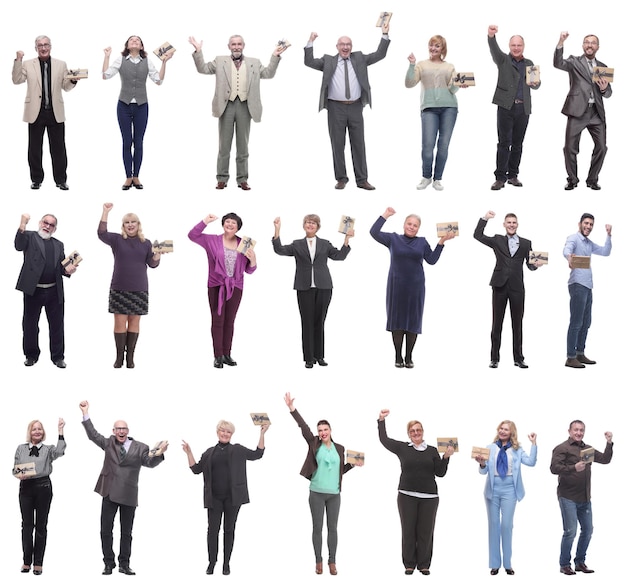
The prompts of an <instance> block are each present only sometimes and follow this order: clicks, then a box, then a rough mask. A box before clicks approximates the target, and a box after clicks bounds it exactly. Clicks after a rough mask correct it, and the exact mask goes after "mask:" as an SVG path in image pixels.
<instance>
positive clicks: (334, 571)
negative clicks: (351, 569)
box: [328, 563, 337, 575]
mask: <svg viewBox="0 0 626 587" xmlns="http://www.w3.org/2000/svg"><path fill="white" fill-rule="evenodd" d="M328 571H329V572H330V574H331V575H336V574H337V565H336V564H335V563H328Z"/></svg>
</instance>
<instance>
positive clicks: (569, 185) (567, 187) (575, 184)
mask: <svg viewBox="0 0 626 587" xmlns="http://www.w3.org/2000/svg"><path fill="white" fill-rule="evenodd" d="M576 187H578V182H577V181H571V180H569V179H568V180H567V183H566V184H565V190H566V191H568V192H569V191H570V190H573V189H574V188H576Z"/></svg>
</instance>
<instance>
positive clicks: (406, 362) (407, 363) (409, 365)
mask: <svg viewBox="0 0 626 587" xmlns="http://www.w3.org/2000/svg"><path fill="white" fill-rule="evenodd" d="M404 366H405V367H406V368H407V369H413V367H415V365H414V363H413V359H404Z"/></svg>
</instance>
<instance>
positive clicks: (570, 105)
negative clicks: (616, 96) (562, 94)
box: [554, 47, 613, 122]
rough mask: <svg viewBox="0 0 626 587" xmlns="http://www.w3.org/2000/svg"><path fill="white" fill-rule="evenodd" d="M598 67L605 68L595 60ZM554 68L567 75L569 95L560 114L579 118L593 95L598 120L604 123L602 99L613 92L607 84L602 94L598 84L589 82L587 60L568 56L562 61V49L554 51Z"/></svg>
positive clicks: (582, 57) (589, 74)
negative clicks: (565, 72)
mask: <svg viewBox="0 0 626 587" xmlns="http://www.w3.org/2000/svg"><path fill="white" fill-rule="evenodd" d="M596 64H597V65H598V66H599V67H606V65H604V63H602V62H601V61H598V60H597V59H596ZM554 67H556V68H557V69H562V70H563V71H567V73H569V93H568V94H567V98H565V104H564V105H563V109H562V110H561V112H562V113H563V114H565V115H566V116H573V117H574V118H580V117H581V116H582V115H583V114H584V113H585V111H586V110H587V108H588V104H589V97H590V96H591V94H593V97H594V99H595V102H596V109H597V111H598V115H599V116H600V119H601V120H602V121H603V122H605V115H604V102H603V101H602V98H610V97H611V94H612V93H613V90H612V89H611V84H609V85H608V86H607V88H606V90H605V92H604V94H603V93H602V92H601V91H600V88H599V87H598V84H596V83H594V82H593V81H592V80H591V72H590V71H589V67H588V66H587V58H586V57H585V56H584V55H580V56H579V57H574V56H573V55H570V56H569V57H568V58H567V59H563V47H561V48H560V49H555V51H554Z"/></svg>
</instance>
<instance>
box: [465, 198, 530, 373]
mask: <svg viewBox="0 0 626 587" xmlns="http://www.w3.org/2000/svg"><path fill="white" fill-rule="evenodd" d="M495 215H496V214H495V212H493V211H491V210H489V211H488V212H487V213H486V214H485V215H484V216H483V217H482V218H481V219H480V220H479V221H478V224H477V225H476V229H475V230H474V238H475V239H476V240H477V241H480V242H481V243H483V245H487V246H488V247H491V248H492V249H493V252H494V254H495V256H496V266H495V269H494V270H493V275H492V277H491V282H490V284H489V285H491V287H492V289H493V296H492V305H493V322H492V325H491V362H490V363H489V367H491V368H492V369H496V368H497V367H498V363H499V362H500V341H501V338H502V323H503V322H504V313H505V312H506V306H507V303H509V302H510V303H511V323H512V325H513V360H514V365H515V366H516V367H519V368H520V369H527V368H528V365H527V364H526V363H525V362H524V354H523V353H522V318H523V317H524V295H525V292H524V274H523V268H524V263H526V266H527V267H528V268H529V269H530V270H531V271H534V270H535V269H537V267H538V265H537V264H536V261H535V260H534V259H530V258H529V255H530V251H531V250H532V244H531V242H530V241H529V240H527V239H525V238H522V237H521V236H519V235H518V234H517V216H516V215H515V214H513V213H511V212H510V213H508V214H507V215H506V216H505V217H504V223H503V226H504V228H505V230H506V235H502V234H496V235H494V236H485V234H484V231H485V227H486V226H487V222H488V221H489V220H490V219H491V218H494V217H495Z"/></svg>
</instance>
